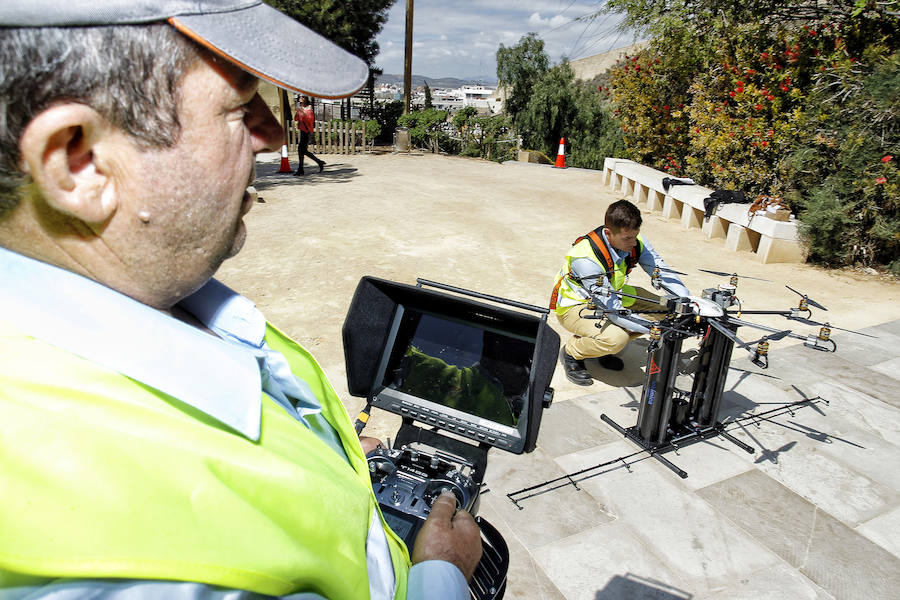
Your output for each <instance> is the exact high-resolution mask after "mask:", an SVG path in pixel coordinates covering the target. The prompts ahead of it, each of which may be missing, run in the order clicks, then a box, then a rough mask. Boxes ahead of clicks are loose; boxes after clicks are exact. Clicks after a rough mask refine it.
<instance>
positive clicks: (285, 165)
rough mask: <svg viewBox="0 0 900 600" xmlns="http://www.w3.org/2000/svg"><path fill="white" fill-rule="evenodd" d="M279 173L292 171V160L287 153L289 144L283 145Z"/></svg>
mask: <svg viewBox="0 0 900 600" xmlns="http://www.w3.org/2000/svg"><path fill="white" fill-rule="evenodd" d="M278 172H279V173H290V172H291V161H290V159H289V158H288V153H287V144H282V145H281V167H280V168H279V169H278Z"/></svg>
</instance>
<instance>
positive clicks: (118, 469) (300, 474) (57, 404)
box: [0, 321, 409, 600]
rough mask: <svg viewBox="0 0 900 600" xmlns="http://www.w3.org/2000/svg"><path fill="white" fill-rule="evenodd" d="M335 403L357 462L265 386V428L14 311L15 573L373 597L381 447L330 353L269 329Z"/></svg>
mask: <svg viewBox="0 0 900 600" xmlns="http://www.w3.org/2000/svg"><path fill="white" fill-rule="evenodd" d="M266 342H267V343H268V344H269V346H270V347H271V348H273V349H275V350H278V351H279V352H281V353H282V354H284V355H285V357H286V358H287V359H288V362H289V363H290V365H291V368H292V369H293V370H294V372H295V373H296V374H297V376H298V377H300V378H302V379H303V380H304V381H306V382H307V383H308V384H309V385H310V387H311V388H312V390H313V392H314V393H315V394H316V396H317V397H318V398H319V399H320V401H321V402H322V414H323V416H324V417H325V418H326V419H327V420H328V421H329V423H330V424H331V425H332V426H333V427H334V428H335V430H336V431H337V432H338V435H339V436H340V438H341V441H342V444H343V446H344V449H345V451H346V453H347V456H348V458H349V461H350V464H348V463H347V462H346V461H345V460H344V459H343V457H340V456H338V455H337V454H336V453H335V452H334V451H333V450H332V449H331V448H330V447H328V446H327V445H326V444H324V443H323V442H322V441H321V440H319V439H318V438H317V437H316V436H315V434H313V433H312V432H311V431H310V430H308V429H307V428H305V427H302V426H298V423H297V422H296V420H295V419H293V418H292V417H291V416H290V415H288V414H287V413H286V412H285V411H284V409H283V408H282V407H281V406H279V405H277V404H276V403H274V402H272V401H270V400H269V399H268V398H265V399H264V401H263V408H262V411H263V414H262V433H261V436H260V439H259V441H258V442H252V441H250V440H248V439H247V438H244V437H243V436H240V435H237V434H236V433H234V432H232V431H231V430H230V429H229V428H227V427H226V426H224V425H221V424H220V423H219V422H218V421H215V420H214V419H212V418H210V417H208V416H207V415H205V414H204V413H201V412H199V411H196V410H194V409H192V408H191V407H189V406H186V405H183V404H181V403H180V402H178V401H177V399H174V398H171V397H169V396H166V395H165V394H162V393H161V392H159V391H157V390H155V389H152V388H149V387H148V386H145V385H142V384H140V383H138V382H136V381H134V380H132V379H129V378H127V377H124V376H122V375H120V374H118V373H116V372H113V371H110V370H108V369H106V368H104V367H101V366H98V365H96V364H94V363H91V362H88V361H86V360H84V359H81V358H78V357H76V356H74V355H72V354H69V353H67V352H64V351H62V350H59V349H57V348H55V347H53V346H50V345H48V344H46V343H44V342H42V341H39V340H35V339H33V338H30V337H28V336H25V335H22V334H21V332H20V331H18V330H17V329H16V328H14V327H13V326H12V325H10V324H7V323H4V322H2V321H0V414H2V415H3V418H2V419H0V489H2V490H3V502H0V585H16V584H19V585H29V584H36V583H39V582H41V580H42V578H43V580H44V581H46V580H48V579H55V578H59V577H72V578H103V577H114V578H137V579H165V580H181V581H198V582H203V583H208V584H210V585H216V586H222V587H226V588H235V589H245V590H250V591H253V592H258V593H261V594H270V595H284V594H289V593H295V592H302V591H310V592H316V593H318V594H321V595H323V596H325V597H327V598H329V599H335V600H336V599H348V600H355V599H357V598H369V597H370V596H369V574H368V572H367V556H366V548H365V545H366V539H367V535H368V534H369V529H370V525H371V524H372V519H379V520H381V524H382V527H383V528H384V529H385V533H386V535H387V540H388V546H389V549H390V553H391V559H392V563H393V564H392V566H393V570H394V574H395V577H396V596H397V597H399V598H402V597H404V596H405V593H406V577H407V573H408V570H409V557H408V554H407V551H406V548H405V546H404V545H403V543H402V542H401V541H400V540H399V539H398V538H397V537H396V536H395V535H394V534H393V533H392V532H391V531H390V530H389V529H387V526H386V525H384V523H383V520H382V517H381V513H380V511H379V510H378V507H377V503H376V502H375V498H374V495H373V494H372V488H371V483H370V479H369V474H368V468H367V465H366V461H365V457H364V456H363V454H362V451H361V449H360V447H359V443H358V441H356V439H355V438H356V435H355V433H354V432H353V427H352V425H351V423H350V420H349V418H348V417H347V414H346V410H345V409H344V408H343V406H342V405H341V403H340V401H339V399H338V398H337V395H336V394H335V393H334V391H333V389H332V388H331V385H330V384H329V383H328V381H327V379H326V378H325V375H324V373H323V372H322V370H321V368H320V367H319V366H318V365H317V364H316V363H315V360H314V359H312V357H311V356H310V355H309V354H308V353H306V351H305V350H303V349H302V348H301V347H300V346H299V345H297V344H296V343H294V342H293V341H291V340H289V339H288V338H287V337H286V336H284V335H283V334H281V333H280V332H278V331H277V330H275V329H274V328H271V327H270V328H269V329H268V330H267V334H266Z"/></svg>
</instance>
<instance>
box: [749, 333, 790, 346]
mask: <svg viewBox="0 0 900 600" xmlns="http://www.w3.org/2000/svg"><path fill="white" fill-rule="evenodd" d="M791 333H793V332H792V331H791V330H790V329H784V330H782V331H777V332H775V333H772V334H770V335H764V336H763V337H761V338H759V339H758V340H756V341H753V342H747V343H748V344H751V345H752V344H759V343H760V342H767V341H769V340H773V341H776V342H777V341H778V340H780V339H782V338H784V337H785V336H788V335H790V334H791Z"/></svg>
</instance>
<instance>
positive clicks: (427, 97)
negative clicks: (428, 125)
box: [425, 81, 434, 109]
mask: <svg viewBox="0 0 900 600" xmlns="http://www.w3.org/2000/svg"><path fill="white" fill-rule="evenodd" d="M425 108H426V109H429V108H434V104H432V103H431V88H430V87H429V86H428V82H427V81H426V82H425Z"/></svg>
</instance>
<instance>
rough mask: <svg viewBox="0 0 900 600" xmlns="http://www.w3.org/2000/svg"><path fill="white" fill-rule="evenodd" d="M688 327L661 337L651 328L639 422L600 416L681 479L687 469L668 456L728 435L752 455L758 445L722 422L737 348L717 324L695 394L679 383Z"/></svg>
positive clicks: (710, 331) (705, 345)
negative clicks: (728, 429)
mask: <svg viewBox="0 0 900 600" xmlns="http://www.w3.org/2000/svg"><path fill="white" fill-rule="evenodd" d="M676 325H679V324H676ZM685 325H687V321H686V320H685V322H684V323H682V324H680V326H676V327H673V328H671V329H670V330H669V331H667V332H666V333H665V334H662V335H659V334H657V335H653V334H654V332H653V331H652V330H651V342H650V346H649V348H648V349H647V374H646V378H645V380H644V387H643V391H642V395H641V404H640V409H639V411H638V418H637V423H636V424H635V425H634V426H633V427H629V428H627V429H625V428H624V427H622V426H621V425H619V424H618V423H616V422H615V421H613V420H612V419H611V418H610V417H608V416H607V415H605V414H603V415H600V418H601V419H603V421H605V422H606V423H608V424H609V425H611V426H612V427H613V428H614V429H616V430H617V431H618V432H619V433H621V434H622V435H624V436H625V437H626V438H628V439H629V440H631V441H632V442H634V443H635V444H637V445H638V446H640V447H641V448H643V449H644V450H646V451H648V452H649V453H650V455H651V456H653V457H654V458H655V459H657V460H658V461H660V462H661V463H662V464H664V465H665V466H666V467H667V468H669V469H671V470H672V471H674V472H675V473H677V474H678V476H679V477H681V478H682V479H684V478H686V477H687V475H688V474H687V472H686V471H684V470H683V469H680V468H679V467H678V466H676V465H675V464H674V463H672V462H671V461H670V460H668V459H667V458H666V457H665V456H663V454H665V453H667V452H670V451H673V450H674V451H677V450H678V449H679V448H682V447H684V446H688V445H690V444H693V443H696V442H699V441H702V440H705V439H709V438H711V437H716V436H719V437H723V438H725V439H726V440H728V441H729V442H731V443H733V444H735V445H736V446H738V447H739V448H741V449H742V450H745V451H747V452H748V453H750V454H753V453H754V452H755V450H754V448H753V447H751V446H748V445H747V444H745V443H744V442H742V441H740V440H739V439H737V438H735V437H734V436H733V435H731V434H729V433H727V432H726V431H725V426H724V425H723V424H722V423H720V422H719V420H718V416H719V409H720V407H721V401H722V392H723V390H724V388H725V378H726V376H727V375H728V364H729V363H730V362H731V351H732V349H733V348H734V341H733V340H732V337H733V336H728V335H727V334H726V333H725V332H723V331H720V330H719V329H718V328H716V327H708V328H707V331H706V335H705V336H704V338H703V341H702V343H701V345H700V355H699V364H698V367H697V370H696V372H695V373H694V375H693V385H692V387H691V391H690V393H688V392H685V391H682V390H679V389H677V388H676V387H675V378H676V376H677V375H678V358H679V356H680V354H681V343H682V341H683V340H684V338H685V337H687V336H688V335H690V334H689V332H684V330H683V329H682V327H684V326H685ZM722 328H723V329H725V328H728V329H730V330H731V331H732V333H733V331H734V329H736V328H737V327H736V326H734V325H730V326H728V325H724V326H722Z"/></svg>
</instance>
